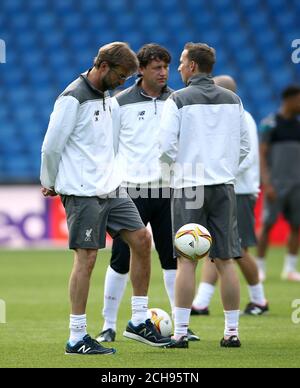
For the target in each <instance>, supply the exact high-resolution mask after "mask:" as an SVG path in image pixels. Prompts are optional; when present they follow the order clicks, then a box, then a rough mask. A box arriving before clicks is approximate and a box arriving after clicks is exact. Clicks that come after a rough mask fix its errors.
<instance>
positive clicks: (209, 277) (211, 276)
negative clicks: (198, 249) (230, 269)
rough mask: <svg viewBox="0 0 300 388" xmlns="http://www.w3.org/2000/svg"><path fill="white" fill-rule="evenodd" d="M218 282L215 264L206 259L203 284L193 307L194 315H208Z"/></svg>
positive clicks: (200, 285)
mask: <svg viewBox="0 0 300 388" xmlns="http://www.w3.org/2000/svg"><path fill="white" fill-rule="evenodd" d="M217 281H218V272H217V270H216V266H215V264H214V263H213V262H212V261H211V260H210V259H209V258H205V259H204V263H203V266H202V276H201V283H200V284H199V288H198V292H197V294H196V296H195V299H194V301H193V306H192V315H208V314H209V310H208V307H209V304H210V301H211V298H212V297H213V294H214V291H215V285H216V283H217Z"/></svg>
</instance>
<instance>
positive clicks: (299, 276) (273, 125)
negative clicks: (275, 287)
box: [257, 85, 300, 282]
mask: <svg viewBox="0 0 300 388" xmlns="http://www.w3.org/2000/svg"><path fill="white" fill-rule="evenodd" d="M281 97H282V105H281V108H280V110H279V112H278V113H276V114H272V115H270V116H268V117H267V118H266V119H264V120H263V121H262V123H261V128H260V133H261V143H260V161H261V178H262V185H263V192H264V208H263V227H262V231H261V235H260V238H259V241H258V250H257V256H258V257H257V263H258V266H259V270H260V277H261V279H262V280H265V278H266V264H265V263H266V262H265V256H266V252H267V248H268V240H269V234H270V231H271V229H272V227H273V226H274V224H275V223H276V220H277V218H278V216H279V214H280V213H281V212H282V213H283V215H284V217H285V219H286V220H287V222H288V224H289V226H290V236H289V242H288V253H287V255H286V257H285V262H284V267H283V271H282V275H281V276H282V279H284V280H289V281H294V282H300V273H299V272H297V263H298V253H299V228H300V208H299V203H300V168H299V165H300V121H299V118H298V117H297V116H298V115H299V114H300V86H299V85H292V86H289V87H287V88H286V89H285V90H284V91H283V92H282V96H281Z"/></svg>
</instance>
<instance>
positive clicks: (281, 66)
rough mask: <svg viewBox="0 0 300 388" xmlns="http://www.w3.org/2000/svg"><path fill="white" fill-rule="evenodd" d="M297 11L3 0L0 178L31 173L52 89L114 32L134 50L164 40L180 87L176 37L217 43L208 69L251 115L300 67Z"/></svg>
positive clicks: (176, 0)
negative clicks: (296, 61)
mask: <svg viewBox="0 0 300 388" xmlns="http://www.w3.org/2000/svg"><path fill="white" fill-rule="evenodd" d="M299 14H300V2H299V1H298V0H289V1H286V0H264V1H261V0H240V1H239V2H233V1H232V0H210V1H206V0H185V1H184V2H182V0H108V1H99V0H78V1H74V0H59V1H52V0H43V1H41V0H30V1H20V0H1V2H0V38H1V39H4V40H5V41H6V45H7V64H6V65H2V64H0V69H1V72H0V99H1V105H0V122H1V137H0V182H1V181H13V180H16V181H26V179H27V180H32V179H33V180H36V179H38V176H39V163H40V147H41V144H42V140H43V137H44V134H45V131H46V128H47V125H48V121H49V115H50V113H51V111H52V109H53V104H54V101H55V99H56V97H57V96H58V95H59V94H60V93H61V92H62V90H63V89H64V88H65V87H66V86H67V85H68V83H69V82H71V81H72V80H73V79H74V78H76V77H77V76H78V75H79V74H80V73H81V72H83V71H85V70H86V69H87V68H88V67H90V66H92V61H93V58H94V56H95V55H96V54H97V51H98V49H99V47H100V46H101V45H103V44H106V43H109V42H111V41H115V40H121V41H127V42H128V43H130V45H131V47H132V48H133V49H134V50H137V49H138V48H139V47H141V46H142V45H143V44H144V43H148V42H153V41H154V42H157V43H160V44H163V45H164V46H166V47H167V48H169V50H170V51H171V53H172V56H173V62H172V64H171V66H170V85H171V86H172V87H173V88H175V89H178V88H182V87H183V84H182V81H181V78H180V75H179V74H178V72H177V67H178V62H179V55H180V53H181V51H182V49H183V45H184V44H185V43H186V42H187V41H196V42H206V43H208V44H209V45H211V46H213V47H215V48H216V50H217V63H216V66H215V74H221V73H222V74H224V73H227V74H230V75H232V76H234V77H235V78H236V79H237V81H238V86H239V93H240V95H241V97H242V98H243V102H244V105H245V106H246V107H247V109H248V110H249V111H250V112H251V113H252V114H253V115H254V117H255V119H256V120H257V121H259V120H260V119H261V118H262V117H263V116H265V115H267V114H268V113H269V112H270V111H274V110H276V109H277V106H278V103H279V100H278V98H279V95H280V91H281V89H282V88H284V87H285V86H286V85H287V84H290V83H293V82H299V77H300V66H299V65H293V64H292V62H291V53H292V48H291V42H292V41H293V40H294V39H296V38H300V35H299V23H298V16H299ZM129 84H130V82H128V85H129ZM126 85H127V84H126Z"/></svg>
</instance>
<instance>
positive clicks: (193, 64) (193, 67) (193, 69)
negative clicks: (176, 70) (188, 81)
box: [190, 61, 197, 72]
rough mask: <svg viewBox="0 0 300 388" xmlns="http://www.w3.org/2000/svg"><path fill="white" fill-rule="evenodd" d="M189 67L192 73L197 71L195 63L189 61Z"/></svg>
mask: <svg viewBox="0 0 300 388" xmlns="http://www.w3.org/2000/svg"><path fill="white" fill-rule="evenodd" d="M190 66H191V70H192V72H194V71H195V70H197V63H196V62H195V61H191V63H190Z"/></svg>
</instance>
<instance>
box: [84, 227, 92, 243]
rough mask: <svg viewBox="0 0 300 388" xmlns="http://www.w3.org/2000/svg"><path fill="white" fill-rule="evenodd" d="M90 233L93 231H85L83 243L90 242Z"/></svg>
mask: <svg viewBox="0 0 300 388" xmlns="http://www.w3.org/2000/svg"><path fill="white" fill-rule="evenodd" d="M92 231H93V229H87V230H86V231H85V239H84V241H92Z"/></svg>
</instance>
